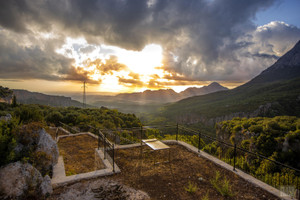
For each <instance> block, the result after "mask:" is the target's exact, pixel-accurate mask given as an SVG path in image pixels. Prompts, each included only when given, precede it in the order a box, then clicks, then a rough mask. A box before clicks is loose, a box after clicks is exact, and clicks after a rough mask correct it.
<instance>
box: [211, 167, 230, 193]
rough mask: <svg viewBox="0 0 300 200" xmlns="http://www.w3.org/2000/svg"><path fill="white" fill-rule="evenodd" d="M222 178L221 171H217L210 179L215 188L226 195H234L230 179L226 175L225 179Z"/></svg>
mask: <svg viewBox="0 0 300 200" xmlns="http://www.w3.org/2000/svg"><path fill="white" fill-rule="evenodd" d="M220 178H221V177H220V172H219V171H217V172H216V177H215V178H214V179H213V180H211V181H210V182H211V184H212V185H213V186H214V188H215V189H216V190H217V191H218V192H219V193H220V194H221V195H222V196H224V197H232V196H234V194H233V192H232V190H231V187H232V186H231V184H230V182H229V180H228V179H227V178H226V177H225V178H224V179H223V181H221V180H220Z"/></svg>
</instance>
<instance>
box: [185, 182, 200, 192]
mask: <svg viewBox="0 0 300 200" xmlns="http://www.w3.org/2000/svg"><path fill="white" fill-rule="evenodd" d="M184 189H185V191H187V192H188V193H190V194H193V193H195V192H196V191H197V189H198V187H197V185H196V184H193V183H191V181H189V184H188V186H187V187H184Z"/></svg>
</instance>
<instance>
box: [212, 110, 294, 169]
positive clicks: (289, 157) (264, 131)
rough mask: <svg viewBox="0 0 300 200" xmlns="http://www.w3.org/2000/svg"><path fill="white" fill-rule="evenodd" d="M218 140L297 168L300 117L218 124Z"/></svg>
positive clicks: (256, 119)
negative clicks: (223, 140)
mask: <svg viewBox="0 0 300 200" xmlns="http://www.w3.org/2000/svg"><path fill="white" fill-rule="evenodd" d="M217 137H218V138H219V139H221V138H222V139H225V141H227V142H231V144H234V143H236V144H237V145H238V146H240V147H242V148H244V149H246V150H249V151H252V152H255V153H259V154H262V155H264V156H266V157H269V158H271V159H273V160H276V161H279V162H282V163H285V164H287V165H290V166H293V167H295V168H300V160H299V159H297V158H298V155H299V154H300V149H299V148H298V145H299V141H300V118H297V117H291V116H278V117H274V118H262V117H256V118H250V119H246V118H234V119H232V120H229V121H223V122H221V123H219V124H218V125H217ZM265 165H267V163H265ZM264 168H265V167H264ZM267 168H269V167H267ZM269 171H272V170H271V169H270V170H269Z"/></svg>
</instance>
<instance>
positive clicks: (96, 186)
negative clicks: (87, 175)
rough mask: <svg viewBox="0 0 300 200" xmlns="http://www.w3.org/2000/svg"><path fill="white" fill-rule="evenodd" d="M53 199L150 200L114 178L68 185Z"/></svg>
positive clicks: (141, 192)
mask: <svg viewBox="0 0 300 200" xmlns="http://www.w3.org/2000/svg"><path fill="white" fill-rule="evenodd" d="M51 198H53V199H61V200H64V199H66V200H67V199H73V200H77V199H78V200H97V199H119V200H123V199H124V200H148V199H150V197H149V195H148V194H147V193H145V192H143V191H140V190H135V189H133V188H130V187H128V186H126V185H123V184H121V183H119V182H116V181H112V180H104V179H98V180H90V181H86V182H81V183H76V184H73V185H70V186H66V187H65V188H64V191H62V192H61V193H59V194H57V195H54V196H52V197H51Z"/></svg>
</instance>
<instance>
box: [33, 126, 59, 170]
mask: <svg viewBox="0 0 300 200" xmlns="http://www.w3.org/2000/svg"><path fill="white" fill-rule="evenodd" d="M38 133H39V141H38V145H37V149H36V151H42V152H45V153H46V154H48V155H50V156H51V165H52V167H53V166H54V165H55V164H56V163H57V161H58V156H59V152H58V147H57V144H56V142H55V141H54V140H53V139H52V137H51V136H50V135H49V134H48V133H47V132H46V131H45V129H43V128H42V129H40V130H39V132H38Z"/></svg>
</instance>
